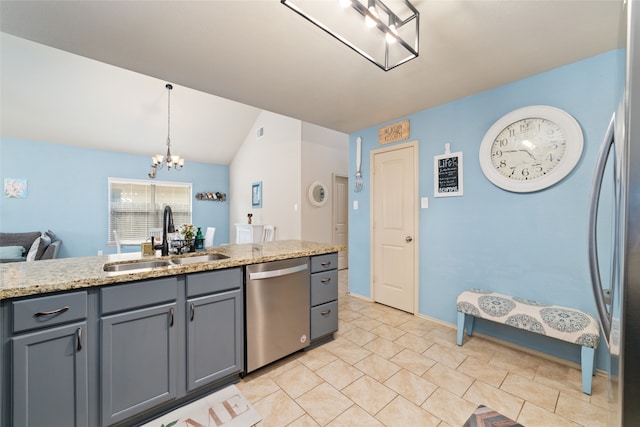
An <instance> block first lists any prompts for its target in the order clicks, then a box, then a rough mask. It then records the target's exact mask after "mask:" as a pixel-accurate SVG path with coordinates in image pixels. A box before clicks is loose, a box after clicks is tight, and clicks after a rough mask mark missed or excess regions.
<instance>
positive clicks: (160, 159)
mask: <svg viewBox="0 0 640 427" xmlns="http://www.w3.org/2000/svg"><path fill="white" fill-rule="evenodd" d="M165 87H166V88H167V94H168V95H167V154H166V155H164V156H163V155H162V154H156V155H155V156H153V157H151V161H152V162H153V164H152V165H151V173H150V174H149V178H155V177H156V172H157V171H158V169H162V168H163V167H164V166H166V167H167V171H170V170H171V167H173V168H174V169H175V170H178V171H179V170H182V167H183V166H184V159H181V158H180V156H177V155H175V154H171V137H170V135H171V89H173V86H172V85H170V84H169V83H167V84H166V85H165Z"/></svg>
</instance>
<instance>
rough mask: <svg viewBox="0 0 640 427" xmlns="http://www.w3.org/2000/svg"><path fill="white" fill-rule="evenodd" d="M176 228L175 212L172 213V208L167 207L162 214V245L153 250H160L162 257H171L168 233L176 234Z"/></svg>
mask: <svg viewBox="0 0 640 427" xmlns="http://www.w3.org/2000/svg"><path fill="white" fill-rule="evenodd" d="M175 231H176V227H175V226H174V225H173V211H171V206H169V205H167V206H165V207H164V212H163V213H162V244H161V245H155V246H154V247H153V249H160V250H161V253H162V256H167V255H169V241H168V239H167V234H168V233H175Z"/></svg>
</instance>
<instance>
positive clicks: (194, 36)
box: [0, 0, 621, 163]
mask: <svg viewBox="0 0 640 427" xmlns="http://www.w3.org/2000/svg"><path fill="white" fill-rule="evenodd" d="M319 1H320V0H319ZM335 1H336V0H329V2H328V6H331V4H332V3H333V2H335ZM412 3H413V4H414V5H415V6H416V7H417V8H418V10H419V11H420V56H419V57H418V58H417V59H415V60H412V61H410V62H408V63H406V64H404V65H402V66H400V67H398V68H396V69H393V70H391V71H389V72H384V71H382V70H380V69H379V68H378V67H376V66H375V65H373V64H371V63H370V62H368V61H367V60H365V59H364V58H362V57H360V56H359V55H358V54H356V53H355V52H353V51H352V50H350V49H349V48H347V47H346V46H344V45H343V44H341V43H339V42H338V41H337V40H335V39H333V38H332V37H330V36H329V35H327V34H326V33H324V32H322V31H321V30H320V29H318V28H317V27H315V26H313V25H312V24H310V23H309V22H307V21H306V20H304V19H303V18H301V17H300V16H298V15H297V14H295V13H294V12H292V11H291V10H290V9H288V8H287V7H285V6H284V5H282V4H280V2H279V1H278V0H229V1H224V0H208V1H186V0H174V1H149V0H142V1H134V0H129V1H115V0H108V1H88V0H82V1H71V0H67V1H54V0H48V1H7V0H2V1H1V2H0V30H1V31H2V32H5V33H8V34H12V35H15V36H17V37H20V38H23V39H27V40H32V41H35V42H38V43H42V44H44V45H48V46H52V47H55V48H58V49H61V50H63V51H67V52H71V53H74V54H77V55H80V56H82V57H86V58H91V59H93V60H97V61H100V62H103V63H107V64H111V65H114V66H117V67H121V68H123V69H125V70H131V71H135V72H136V73H140V74H141V75H138V74H135V73H130V72H127V71H125V70H120V69H117V68H115V67H105V66H103V65H99V66H98V65H96V64H95V63H94V62H93V61H88V60H86V59H83V58H75V57H73V56H71V55H67V56H65V58H66V59H65V60H64V61H62V62H63V63H64V64H65V65H64V67H66V68H64V67H63V68H64V69H58V70H57V71H56V73H58V72H59V73H60V74H55V73H54V75H51V74H52V71H51V69H50V68H49V67H52V66H53V65H52V64H49V63H47V56H46V55H47V54H45V53H42V52H41V53H40V54H39V58H40V59H38V61H42V64H40V65H39V66H38V67H40V66H41V67H43V68H35V67H32V66H31V65H30V64H29V63H28V62H27V63H24V64H22V65H21V66H20V67H16V69H13V70H10V69H8V66H7V65H6V64H7V60H6V58H7V55H10V52H7V49H5V46H6V44H7V43H6V42H4V41H3V49H2V67H3V68H2V71H3V75H2V83H3V88H2V101H3V103H2V107H3V108H2V116H3V117H2V126H3V129H2V132H3V135H4V136H13V137H19V138H22V137H26V136H28V137H29V139H34V138H33V136H32V135H33V133H34V132H35V130H34V128H38V129H40V130H39V132H40V133H41V134H42V135H41V136H38V139H41V140H47V141H52V142H63V141H62V140H64V141H66V142H67V143H71V144H77V145H83V144H85V145H89V146H95V147H98V148H108V149H119V150H120V149H121V150H122V151H131V152H140V153H149V150H152V151H154V152H155V151H161V149H162V147H161V146H160V144H161V143H163V142H164V138H165V137H166V90H165V89H164V82H171V83H173V84H174V85H175V89H174V90H173V92H172V94H171V102H172V125H171V129H172V131H171V139H172V142H173V144H174V146H175V148H174V150H175V151H176V152H178V154H181V155H183V156H184V157H186V158H187V159H188V160H189V159H190V157H191V160H198V159H200V160H203V161H209V162H214V163H228V162H229V161H230V159H231V158H232V156H233V153H234V152H235V149H236V146H237V145H238V144H241V143H242V142H243V140H244V138H245V136H246V135H247V132H248V130H249V129H250V128H251V126H252V125H253V123H254V122H255V118H256V117H257V114H258V113H259V111H260V110H261V109H263V110H268V111H271V112H275V113H279V114H283V115H286V116H290V117H293V118H297V119H300V120H303V121H306V122H309V123H314V124H317V125H320V126H324V127H327V128H330V129H335V130H338V131H341V132H345V133H352V132H355V131H357V130H360V129H363V128H366V127H370V126H374V125H377V124H380V123H383V122H386V121H391V120H394V119H397V118H398V117H401V116H404V115H407V114H410V113H413V112H416V111H421V110H424V109H427V108H430V107H434V106H437V105H441V104H444V103H447V102H449V101H452V100H455V99H459V98H462V97H465V96H469V95H472V94H475V93H478V92H481V91H484V90H487V89H491V88H494V87H497V86H500V85H504V84H506V83H509V82H513V81H516V80H519V79H522V78H524V77H527V76H531V75H534V74H537V73H540V72H543V71H547V70H550V69H553V68H557V67H559V66H562V65H565V64H568V63H571V62H575V61H578V60H581V59H584V58H587V57H590V56H593V55H596V54H599V53H603V52H606V51H608V50H611V49H614V48H616V47H617V45H618V31H619V24H620V23H619V20H620V10H621V0H594V1H582V0H553V1H545V0H469V1H463V0H413V1H412ZM3 40H10V41H12V42H16V41H17V40H16V39H15V38H10V37H5V38H4V39H3ZM34 49H37V47H34ZM34 55H35V53H34ZM43 55H44V56H43ZM52 55H53V54H50V55H49V56H52ZM59 55H62V53H60V54H59ZM65 55H66V54H65ZM18 56H21V55H17V56H15V57H12V60H15V61H16V62H19V61H18V60H17V57H18ZM21 60H24V61H27V59H25V58H22V59H21ZM33 60H34V61H35V60H36V59H33ZM57 62H58V63H59V64H60V58H59V57H58V58H57ZM60 66H61V67H62V65H60ZM21 67H28V68H31V72H29V73H26V72H25V70H24V68H21ZM74 69H76V70H82V72H81V73H78V72H74ZM7 72H9V75H6V74H7ZM11 72H13V73H14V74H11ZM69 76H73V78H69ZM156 79H157V80H156ZM38 82H39V83H38ZM56 82H69V83H68V84H69V85H70V86H65V87H62V88H60V87H57V85H58V84H57V83H56ZM38 84H39V85H40V87H38V86H37V85H38ZM90 88H91V89H90ZM69 89H73V91H71V90H69ZM71 92H74V93H76V92H79V93H80V94H81V95H82V96H78V98H77V99H75V98H74V102H75V104H74V108H78V109H82V111H83V113H86V112H87V111H90V112H91V111H94V112H95V115H94V120H88V121H87V122H85V123H78V122H77V121H76V122H74V121H73V119H72V117H73V115H72V114H73V112H74V111H73V109H72V108H71V107H70V109H71V110H70V112H68V113H67V112H61V111H56V108H58V109H60V107H59V105H61V99H62V97H66V96H67V94H69V93H71ZM208 94H210V95H216V96H210V95H208ZM181 97H182V100H181V99H180V98H181ZM218 97H221V98H223V99H220V98H218ZM32 98H33V99H32ZM25 99H29V101H25ZM229 100H233V101H237V102H230V101H229ZM238 103H240V104H238ZM23 104H24V105H23ZM66 104H69V103H68V102H67V103H66ZM16 105H19V107H20V108H16ZM33 109H36V111H38V113H37V114H36V115H35V116H36V117H37V120H38V121H37V126H35V123H34V120H35V119H36V117H34V115H33V114H31V115H25V114H21V113H20V112H21V111H32V110H33ZM38 109H40V110H38ZM8 111H12V112H13V113H15V114H12V115H9V116H7V114H10V113H8ZM54 111H55V112H56V114H54ZM179 115H182V117H179ZM174 117H175V120H176V122H175V123H174ZM147 122H148V123H147ZM42 123H48V124H47V125H46V126H45V125H42ZM56 123H57V126H56V125H55V124H56ZM60 123H64V124H65V125H64V126H61V125H60ZM141 124H144V125H148V128H147V127H144V129H148V130H149V132H148V134H141V135H138V134H137V133H136V129H138V128H140V126H141ZM7 126H10V132H9V131H7V130H6V129H7ZM63 127H64V128H71V127H73V129H74V131H73V133H72V130H69V129H67V130H66V131H65V132H67V134H64V135H62V136H60V137H59V138H60V139H61V141H57V140H56V138H58V137H57V136H56V135H55V134H56V133H57V132H62V131H61V130H60V129H61V128H63ZM181 128H182V129H181ZM185 128H186V129H185ZM181 132H182V134H181ZM88 134H89V135H96V136H95V140H92V141H86V139H87V135H88ZM181 138H183V139H181ZM92 139H93V137H92ZM70 140H72V141H71V142H70ZM76 140H78V142H75V141H76ZM83 140H84V141H83ZM147 140H148V141H147ZM123 141H124V142H123ZM159 141H161V142H160V143H159ZM182 141H189V142H188V145H189V147H185V145H184V144H187V143H186V142H182ZM117 144H121V145H123V147H124V149H123V148H121V147H120V146H117ZM146 144H150V145H148V146H147V145H146ZM181 144H183V145H182V146H181ZM149 147H153V149H151V148H149ZM223 152H224V155H223V154H222V153H223ZM149 154H153V153H149Z"/></svg>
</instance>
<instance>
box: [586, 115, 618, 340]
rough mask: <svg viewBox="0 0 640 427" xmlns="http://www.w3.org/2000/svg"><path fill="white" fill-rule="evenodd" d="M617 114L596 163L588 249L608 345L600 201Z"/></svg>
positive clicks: (594, 292) (608, 322)
mask: <svg viewBox="0 0 640 427" xmlns="http://www.w3.org/2000/svg"><path fill="white" fill-rule="evenodd" d="M614 129H615V114H614V115H613V117H612V118H611V122H609V127H608V128H607V133H606V135H605V139H604V142H603V144H602V147H600V153H599V154H598V161H597V163H596V171H595V173H594V175H593V182H592V183H591V198H590V200H589V230H588V236H589V237H588V239H589V241H588V248H589V272H590V273H591V287H592V290H593V296H594V299H595V302H596V309H597V310H598V317H599V319H600V325H601V326H602V331H603V335H604V338H605V341H606V342H607V345H608V344H609V334H610V332H611V319H610V317H609V312H608V310H607V305H606V301H605V299H606V297H605V295H604V290H603V289H602V279H601V278H600V268H599V266H600V263H599V260H598V238H597V234H598V203H599V201H600V190H601V187H602V180H603V178H604V171H605V168H606V166H607V159H608V158H609V153H610V152H611V149H612V147H613V144H614Z"/></svg>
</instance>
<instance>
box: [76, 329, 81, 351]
mask: <svg viewBox="0 0 640 427" xmlns="http://www.w3.org/2000/svg"><path fill="white" fill-rule="evenodd" d="M76 348H77V349H78V351H80V350H82V328H78V345H77V347H76Z"/></svg>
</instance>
